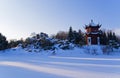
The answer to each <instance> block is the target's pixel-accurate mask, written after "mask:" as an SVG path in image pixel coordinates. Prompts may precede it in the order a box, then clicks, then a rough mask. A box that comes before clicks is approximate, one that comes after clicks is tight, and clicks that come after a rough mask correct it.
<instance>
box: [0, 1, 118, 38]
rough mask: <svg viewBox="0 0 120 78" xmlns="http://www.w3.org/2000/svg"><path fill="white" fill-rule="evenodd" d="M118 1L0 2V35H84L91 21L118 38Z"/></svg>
mask: <svg viewBox="0 0 120 78" xmlns="http://www.w3.org/2000/svg"><path fill="white" fill-rule="evenodd" d="M119 3H120V0H0V33H2V34H3V35H5V36H6V37H7V39H20V38H26V37H29V36H30V34H31V33H33V32H35V33H40V32H45V33H47V34H49V35H51V34H56V33H57V32H59V31H68V29H69V27H70V26H72V28H73V29H74V30H79V29H81V30H82V31H83V32H84V31H85V29H84V26H85V24H89V22H90V20H91V19H93V20H94V22H95V23H99V24H102V27H101V29H109V30H113V31H115V32H116V34H117V35H120V34H119V33H120V4H119Z"/></svg>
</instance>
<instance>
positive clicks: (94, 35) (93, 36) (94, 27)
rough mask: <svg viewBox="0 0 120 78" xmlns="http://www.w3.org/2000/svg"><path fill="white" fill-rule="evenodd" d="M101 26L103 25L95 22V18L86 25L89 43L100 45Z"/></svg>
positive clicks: (87, 42)
mask: <svg viewBox="0 0 120 78" xmlns="http://www.w3.org/2000/svg"><path fill="white" fill-rule="evenodd" d="M100 27H101V25H99V24H95V23H94V22H93V20H91V22H90V23H89V24H88V25H85V29H86V44H87V45H100V34H101V32H100V30H99V28H100Z"/></svg>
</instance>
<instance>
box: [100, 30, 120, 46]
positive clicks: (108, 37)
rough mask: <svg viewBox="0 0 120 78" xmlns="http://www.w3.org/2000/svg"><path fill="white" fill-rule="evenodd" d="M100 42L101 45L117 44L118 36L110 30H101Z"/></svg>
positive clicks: (118, 41)
mask: <svg viewBox="0 0 120 78" xmlns="http://www.w3.org/2000/svg"><path fill="white" fill-rule="evenodd" d="M100 42H101V44H102V45H110V46H115V47H116V46H119V44H120V38H119V37H118V36H117V35H116V34H115V32H113V31H111V30H107V31H105V30H102V31H101V38H100Z"/></svg>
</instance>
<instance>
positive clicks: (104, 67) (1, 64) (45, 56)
mask: <svg viewBox="0 0 120 78" xmlns="http://www.w3.org/2000/svg"><path fill="white" fill-rule="evenodd" d="M51 53H52V52H51V51H43V52H40V53H35V52H25V51H24V50H23V49H20V48H17V49H16V50H14V49H10V50H6V51H1V52H0V78H120V54H119V53H117V54H111V55H91V54H85V53H84V50H83V49H78V48H76V49H74V50H66V51H63V50H58V51H57V52H56V54H51Z"/></svg>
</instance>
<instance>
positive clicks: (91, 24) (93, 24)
mask: <svg viewBox="0 0 120 78" xmlns="http://www.w3.org/2000/svg"><path fill="white" fill-rule="evenodd" d="M89 25H90V26H97V24H95V23H94V22H93V20H91V22H90V23H89Z"/></svg>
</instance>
